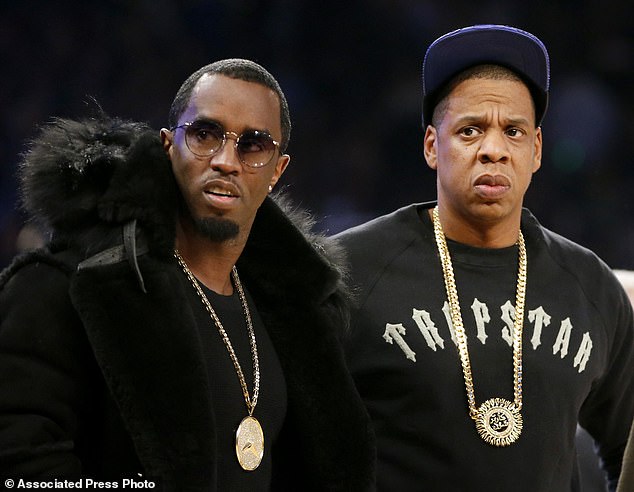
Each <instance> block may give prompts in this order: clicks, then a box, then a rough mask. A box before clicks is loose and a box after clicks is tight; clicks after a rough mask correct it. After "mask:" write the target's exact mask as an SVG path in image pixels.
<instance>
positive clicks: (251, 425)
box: [236, 416, 264, 471]
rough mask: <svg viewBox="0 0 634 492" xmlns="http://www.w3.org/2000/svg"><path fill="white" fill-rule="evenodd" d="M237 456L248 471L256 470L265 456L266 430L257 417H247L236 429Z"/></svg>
mask: <svg viewBox="0 0 634 492" xmlns="http://www.w3.org/2000/svg"><path fill="white" fill-rule="evenodd" d="M236 456H237V457H238V463H240V466H241V467H242V468H243V469H244V470H246V471H253V470H255V469H256V468H257V467H258V466H259V465H260V462H261V461H262V457H263V456H264V432H263V431H262V426H261V425H260V422H258V421H257V419H256V418H255V417H251V416H248V417H245V418H243V419H242V422H240V425H239V426H238V430H237V431H236Z"/></svg>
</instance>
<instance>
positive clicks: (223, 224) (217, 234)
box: [194, 217, 240, 243]
mask: <svg viewBox="0 0 634 492" xmlns="http://www.w3.org/2000/svg"><path fill="white" fill-rule="evenodd" d="M194 227H195V228H196V230H197V231H198V232H199V233H200V234H201V235H203V236H204V237H206V238H207V239H210V240H211V241H213V242H216V243H223V242H225V241H229V240H231V239H235V238H236V237H237V236H238V233H239V232H240V226H239V225H238V224H236V223H235V222H233V221H232V220H229V219H220V218H217V217H205V218H204V219H195V220H194Z"/></svg>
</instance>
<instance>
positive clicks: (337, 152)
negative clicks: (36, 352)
mask: <svg viewBox="0 0 634 492" xmlns="http://www.w3.org/2000/svg"><path fill="white" fill-rule="evenodd" d="M0 5H1V7H0V53H1V60H2V64H1V66H2V78H1V80H2V81H1V82H0V85H1V87H2V90H1V91H0V108H1V117H0V125H1V128H0V152H1V155H2V162H1V164H0V268H1V267H2V266H5V265H6V264H7V263H8V262H9V261H10V258H11V257H12V256H13V255H14V254H15V253H16V251H18V250H19V249H22V248H24V247H27V246H30V245H33V244H36V242H37V237H38V236H37V235H36V234H33V230H32V228H31V227H30V226H29V225H28V224H25V217H24V215H23V214H22V212H21V211H20V209H19V192H18V183H17V180H16V170H17V167H18V165H19V162H20V154H21V153H22V152H23V151H24V149H25V141H26V140H28V139H29V138H31V137H33V135H35V132H36V130H37V126H38V125H39V124H42V123H44V122H46V121H48V120H50V119H51V118H52V117H55V116H62V117H82V116H86V115H89V114H90V104H89V103H88V101H89V99H90V98H91V97H94V98H95V99H96V100H97V101H99V103H100V104H101V106H102V107H103V108H104V110H105V111H106V112H108V113H110V114H112V115H116V116H121V117H125V118H130V119H134V120H140V121H146V122H148V123H150V124H151V125H153V126H154V127H156V128H157V129H158V128H160V127H161V126H164V125H165V124H166V119H167V113H168V109H169V105H170V103H171V101H172V98H173V96H174V94H175V92H176V90H177V89H178V87H179V86H180V84H181V82H182V81H183V80H184V79H185V78H186V77H187V76H188V75H189V74H190V73H191V72H193V71H194V70H195V69H197V68H199V67H200V66H202V65H204V64H207V63H209V62H211V61H214V60H217V59H220V58H227V57H243V58H250V59H253V60H255V61H257V62H259V63H261V64H262V65H264V66H265V67H266V68H267V69H268V70H269V71H271V72H272V73H273V75H274V76H275V77H276V78H277V79H278V80H279V81H280V83H281V85H282V87H283V89H284V91H285V93H286V95H287V98H288V100H289V104H290V108H291V116H292V120H293V125H294V128H293V132H292V136H291V143H290V148H289V152H290V154H291V155H292V162H291V166H290V167H289V170H288V171H287V173H286V174H285V176H284V177H283V178H282V183H283V184H284V186H285V187H286V189H287V191H288V193H289V194H290V195H291V196H292V197H293V199H294V200H295V202H296V203H298V204H299V205H301V206H303V207H305V208H307V209H309V210H310V211H311V212H312V213H313V214H314V216H315V218H316V219H317V221H318V222H317V226H318V228H320V229H321V230H323V231H326V232H327V233H329V234H331V233H335V232H337V231H339V230H341V229H343V228H346V227H348V226H352V225H355V224H358V223H360V222H362V221H364V220H366V219H369V218H371V217H374V216H376V215H379V214H383V213H387V212H389V211H391V210H393V209H395V208H397V207H399V206H402V205H405V204H408V203H410V202H415V201H425V200H431V199H434V198H435V175H434V173H433V172H432V171H431V170H429V169H428V168H427V166H426V164H425V161H424V158H423V155H422V136H423V132H422V129H421V123H420V95H421V90H420V69H421V62H422V58H423V55H424V52H425V49H426V47H427V46H428V45H429V43H430V42H431V41H433V40H434V39H435V38H436V37H438V36H439V35H441V34H443V33H445V32H447V31H449V30H452V29H455V28H459V27H464V26H466V25H471V24H475V23H505V24H511V25H515V26H517V27H521V28H523V29H526V30H528V31H531V32H533V33H534V34H536V35H537V36H539V37H540V38H541V39H542V40H543V41H544V43H545V44H546V45H547V47H548V49H549V51H550V56H551V62H552V93H551V104H550V109H549V112H548V114H547V116H546V119H545V121H544V124H543V129H544V135H545V137H544V144H545V154H544V158H543V166H542V169H541V170H540V171H539V172H538V173H537V175H536V176H535V178H534V181H533V185H532V188H531V190H530V191H529V195H528V198H527V206H528V207H529V208H530V209H531V210H532V211H533V212H534V213H535V214H536V215H537V217H538V218H539V219H540V220H541V222H542V223H543V224H544V225H546V226H547V227H550V228H552V229H554V230H556V231H557V232H559V233H561V234H563V235H565V236H567V237H570V238H571V239H573V240H575V241H577V242H579V243H581V244H583V245H585V246H587V247H590V248H591V249H593V250H594V251H595V252H597V253H598V254H599V256H601V257H602V258H603V259H604V260H605V261H607V262H608V264H609V265H610V266H612V267H614V268H630V269H631V268H634V216H633V214H632V206H633V204H634V186H633V185H634V155H633V153H632V151H631V147H632V142H634V108H633V101H634V95H633V94H632V91H631V88H632V87H633V86H634V85H633V82H634V75H633V74H634V32H633V30H634V22H633V21H632V19H633V16H632V13H633V8H632V4H631V2H621V1H614V2H612V3H611V2H610V1H603V2H596V1H590V0H586V1H574V2H573V1H568V0H566V1H561V0H559V1H557V0H554V1H550V2H548V3H546V2H543V3H541V2H507V1H498V0H482V1H479V2H473V1H465V0H456V1H451V2H442V1H427V0H423V1H414V0H367V1H363V2H361V1H349V2H348V1H341V0H323V1H306V0H270V1H258V0H251V1H249V0H218V1H212V0H183V1H176V0H99V1H97V0H76V1H71V0H66V1H63V0H62V1H55V0H41V1H38V0H21V1H7V0H0Z"/></svg>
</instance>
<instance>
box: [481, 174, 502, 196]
mask: <svg viewBox="0 0 634 492" xmlns="http://www.w3.org/2000/svg"><path fill="white" fill-rule="evenodd" d="M474 188H475V189H476V191H477V192H478V193H479V194H480V195H481V196H483V197H485V198H498V197H500V196H502V195H504V194H505V193H506V192H507V191H508V190H509V189H510V188H511V181H510V180H509V178H507V177H506V176H502V175H499V174H498V175H490V174H484V175H482V176H479V177H478V178H477V179H476V180H475V183H474Z"/></svg>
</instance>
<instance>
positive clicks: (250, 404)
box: [174, 250, 260, 415]
mask: <svg viewBox="0 0 634 492" xmlns="http://www.w3.org/2000/svg"><path fill="white" fill-rule="evenodd" d="M174 258H176V260H177V261H178V264H179V265H180V266H181V268H182V269H183V272H185V275H187V278H188V279H189V281H190V282H191V284H192V285H193V286H194V289H196V293H197V294H198V297H200V300H201V301H202V302H203V304H204V305H205V308H206V309H207V312H208V313H209V315H210V316H211V319H212V320H213V322H214V324H215V325H216V328H217V329H218V332H219V333H220V336H221V337H222V341H223V342H224V344H225V347H227V351H228V352H229V356H230V357H231V361H232V362H233V366H234V367H235V370H236V373H237V375H238V379H239V380H240V386H241V387H242V394H243V395H244V401H245V403H246V405H247V410H248V411H249V415H253V411H254V410H255V406H256V405H257V403H258V395H259V393H260V361H259V358H258V346H257V344H256V341H255V331H254V329H253V322H252V320H251V312H250V311H249V305H248V303H247V298H246V296H245V294H244V290H243V289H242V283H241V282H240V277H239V276H238V270H237V269H236V267H235V266H234V267H233V269H232V270H231V275H232V277H233V283H234V284H235V286H236V289H237V290H238V295H239V296H240V302H241V303H242V310H243V312H244V317H245V319H246V321H247V331H248V333H249V344H250V346H251V359H252V362H253V397H251V396H250V395H249V388H248V387H247V382H246V380H245V378H244V373H243V372H242V368H241V367H240V362H239V361H238V357H237V356H236V353H235V351H234V350H233V345H231V340H230V339H229V335H227V332H226V331H225V329H224V326H222V323H221V321H220V318H219V317H218V315H217V314H216V311H214V308H213V307H212V306H211V303H210V302H209V299H207V296H206V295H205V293H204V292H203V290H202V288H201V287H200V284H199V283H198V280H197V279H196V277H194V274H193V273H192V272H191V270H190V269H189V267H188V266H187V264H186V263H185V260H183V258H182V256H181V255H180V253H179V252H178V251H177V250H174Z"/></svg>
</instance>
